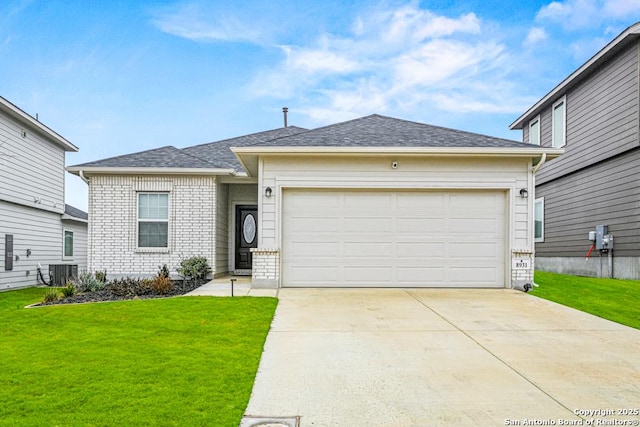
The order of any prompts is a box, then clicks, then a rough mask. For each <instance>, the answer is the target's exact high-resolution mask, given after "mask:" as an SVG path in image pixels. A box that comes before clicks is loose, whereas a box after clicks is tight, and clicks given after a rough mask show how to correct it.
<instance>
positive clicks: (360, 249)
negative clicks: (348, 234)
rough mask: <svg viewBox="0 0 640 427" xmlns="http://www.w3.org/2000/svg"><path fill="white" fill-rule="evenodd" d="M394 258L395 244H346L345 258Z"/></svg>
mask: <svg viewBox="0 0 640 427" xmlns="http://www.w3.org/2000/svg"><path fill="white" fill-rule="evenodd" d="M391 256H393V244H391V243H388V242H358V243H344V245H343V257H344V258H370V257H385V258H389V257H391Z"/></svg>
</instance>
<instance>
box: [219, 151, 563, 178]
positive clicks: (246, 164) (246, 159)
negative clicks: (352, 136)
mask: <svg viewBox="0 0 640 427" xmlns="http://www.w3.org/2000/svg"><path fill="white" fill-rule="evenodd" d="M231 151H233V153H234V154H235V155H236V157H237V158H238V160H239V161H240V163H241V164H242V167H243V168H244V169H245V170H246V171H247V172H248V174H249V176H252V175H253V176H255V175H257V173H258V157H259V156H270V155H271V156H293V155H298V156H299V155H305V156H343V157H344V156H345V155H352V156H359V155H368V156H382V155H384V156H389V155H393V156H416V155H423V156H442V157H512V158H513V157H517V158H535V159H539V158H541V157H542V155H543V154H546V158H547V159H549V160H550V159H553V158H556V157H558V156H560V155H561V154H563V153H564V149H562V148H545V147H538V146H536V147H531V148H508V147H505V148H501V147H477V148H470V147H257V146H253V147H236V148H231Z"/></svg>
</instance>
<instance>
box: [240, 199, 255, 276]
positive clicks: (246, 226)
mask: <svg viewBox="0 0 640 427" xmlns="http://www.w3.org/2000/svg"><path fill="white" fill-rule="evenodd" d="M257 247H258V207H257V206H246V205H241V206H236V267H235V268H236V270H251V248H257Z"/></svg>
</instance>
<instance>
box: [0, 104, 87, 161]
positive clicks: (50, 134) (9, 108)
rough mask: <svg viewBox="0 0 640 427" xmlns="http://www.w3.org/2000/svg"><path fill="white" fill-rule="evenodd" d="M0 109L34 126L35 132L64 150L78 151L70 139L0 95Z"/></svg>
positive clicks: (21, 121)
mask: <svg viewBox="0 0 640 427" xmlns="http://www.w3.org/2000/svg"><path fill="white" fill-rule="evenodd" d="M0 110H2V111H4V112H5V113H6V114H7V115H9V116H11V117H12V118H14V119H15V120H17V121H18V122H20V123H22V124H25V125H27V126H30V127H31V128H34V129H35V130H36V131H37V132H39V133H41V134H43V135H44V136H45V137H47V138H48V139H50V140H51V141H52V142H53V143H55V144H56V145H58V146H60V147H61V148H62V149H64V151H74V152H77V151H79V148H78V147H76V146H75V145H73V144H72V143H71V142H70V141H68V140H67V139H66V138H64V137H63V136H61V135H59V134H58V133H57V132H55V131H54V130H52V129H50V128H49V127H48V126H45V125H43V124H42V123H40V122H39V121H37V120H36V119H34V118H33V117H31V116H30V115H29V114H27V113H25V112H24V111H22V110H21V109H20V108H18V107H17V106H15V105H13V104H12V103H11V102H9V101H7V100H6V99H4V98H3V97H1V96H0Z"/></svg>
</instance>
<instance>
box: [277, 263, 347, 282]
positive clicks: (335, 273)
mask: <svg viewBox="0 0 640 427" xmlns="http://www.w3.org/2000/svg"><path fill="white" fill-rule="evenodd" d="M339 270H340V269H339V268H338V267H336V266H327V265H324V266H323V265H313V266H304V267H295V266H292V267H289V268H288V271H287V273H289V275H290V276H291V282H292V283H308V284H307V285H305V286H309V285H310V284H322V283H337V282H338V279H339V278H340V274H339Z"/></svg>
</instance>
